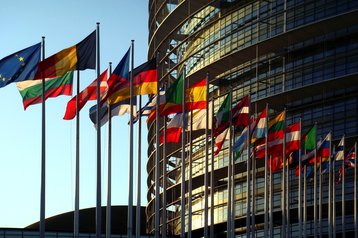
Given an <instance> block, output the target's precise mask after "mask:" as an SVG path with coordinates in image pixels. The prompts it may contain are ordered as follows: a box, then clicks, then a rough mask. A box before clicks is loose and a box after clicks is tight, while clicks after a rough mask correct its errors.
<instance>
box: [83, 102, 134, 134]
mask: <svg viewBox="0 0 358 238" xmlns="http://www.w3.org/2000/svg"><path fill="white" fill-rule="evenodd" d="M133 99H134V103H133V115H132V116H133V117H135V116H136V115H137V106H136V97H134V98H133ZM110 107H111V116H112V117H114V116H123V115H124V114H126V113H128V114H129V113H130V100H129V99H127V100H124V101H121V102H118V103H116V104H114V105H110ZM108 108H109V107H108V104H107V103H104V104H103V105H101V107H100V109H99V117H100V126H103V125H104V124H106V123H107V122H108V110H109V109H108ZM96 113H97V105H94V106H92V107H91V108H90V109H89V117H90V119H91V121H92V122H93V124H94V126H95V127H96V128H97V118H96Z"/></svg>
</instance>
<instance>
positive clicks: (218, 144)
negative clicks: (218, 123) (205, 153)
mask: <svg viewBox="0 0 358 238" xmlns="http://www.w3.org/2000/svg"><path fill="white" fill-rule="evenodd" d="M228 139H230V133H229V128H226V129H225V130H224V131H223V132H222V133H221V134H220V135H218V136H217V137H216V138H215V145H216V150H215V151H214V155H217V154H219V152H220V150H221V147H222V146H223V144H224V142H225V140H228Z"/></svg>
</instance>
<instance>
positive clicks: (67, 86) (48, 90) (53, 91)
mask: <svg viewBox="0 0 358 238" xmlns="http://www.w3.org/2000/svg"><path fill="white" fill-rule="evenodd" d="M72 81H73V72H68V73H67V74H65V75H64V76H63V77H58V78H50V79H45V100H46V99H47V98H50V97H52V98H54V97H57V96H60V95H67V96H71V95H72ZM16 85H17V88H18V89H19V92H20V94H21V96H22V99H23V104H24V109H25V110H26V108H27V107H28V106H30V105H34V104H38V103H41V102H42V80H27V81H23V82H17V83H16Z"/></svg>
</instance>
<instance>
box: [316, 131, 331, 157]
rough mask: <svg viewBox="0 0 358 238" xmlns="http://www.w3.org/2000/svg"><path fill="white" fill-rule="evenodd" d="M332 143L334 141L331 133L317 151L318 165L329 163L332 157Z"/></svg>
mask: <svg viewBox="0 0 358 238" xmlns="http://www.w3.org/2000/svg"><path fill="white" fill-rule="evenodd" d="M331 141H332V133H331V132H329V133H328V134H327V135H326V137H325V138H324V140H323V141H322V143H321V144H320V146H319V148H318V150H317V160H318V163H322V162H325V161H327V160H328V159H329V157H330V156H331V154H330V148H331Z"/></svg>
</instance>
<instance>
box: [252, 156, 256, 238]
mask: <svg viewBox="0 0 358 238" xmlns="http://www.w3.org/2000/svg"><path fill="white" fill-rule="evenodd" d="M251 165H252V166H251V167H252V195H251V198H252V200H251V202H252V215H251V237H252V238H255V237H256V234H255V232H256V227H255V223H256V221H255V215H256V156H255V153H254V154H253V155H252V161H251Z"/></svg>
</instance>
